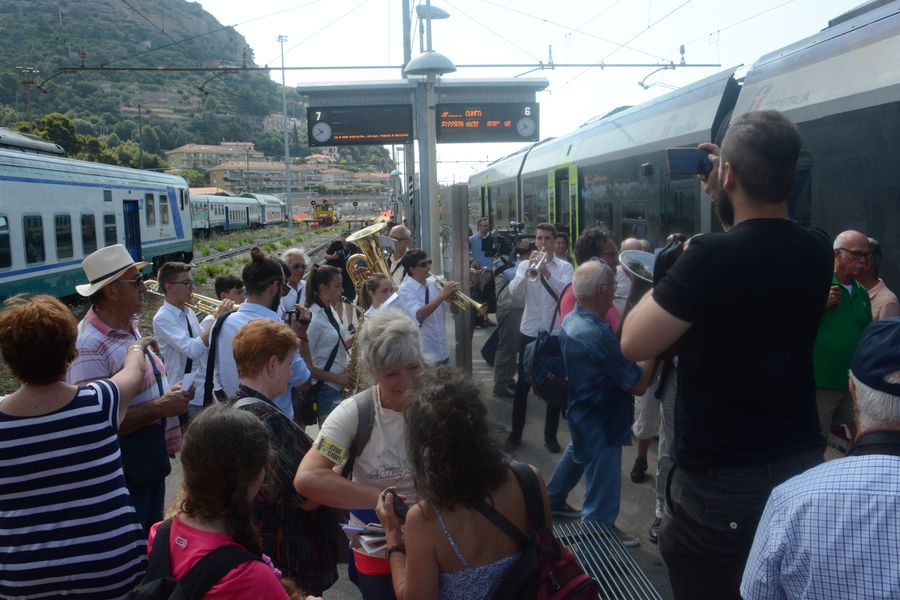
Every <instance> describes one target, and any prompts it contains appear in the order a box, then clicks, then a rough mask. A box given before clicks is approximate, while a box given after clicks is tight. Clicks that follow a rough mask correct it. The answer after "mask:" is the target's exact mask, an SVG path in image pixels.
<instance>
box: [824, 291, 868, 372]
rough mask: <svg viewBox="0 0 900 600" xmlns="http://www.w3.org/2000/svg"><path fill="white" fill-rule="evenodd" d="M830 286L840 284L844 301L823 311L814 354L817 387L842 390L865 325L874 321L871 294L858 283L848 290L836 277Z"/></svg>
mask: <svg viewBox="0 0 900 600" xmlns="http://www.w3.org/2000/svg"><path fill="white" fill-rule="evenodd" d="M831 285H839V286H840V287H841V303H840V304H838V305H837V306H833V307H831V308H829V309H828V310H826V311H825V312H824V313H823V314H822V322H821V324H820V325H819V335H818V336H817V337H816V348H815V351H814V353H813V362H814V369H815V373H816V387H823V388H833V389H836V390H842V389H844V388H846V387H847V370H848V369H849V368H850V361H851V360H852V359H853V352H854V351H855V350H856V344H857V343H859V337H860V335H862V331H863V329H865V328H866V325H868V324H869V323H871V322H872V306H871V304H870V303H869V293H868V292H867V291H866V288H864V287H863V286H861V285H860V284H859V282H857V281H855V280H854V282H853V291H852V292H851V293H847V288H845V287H844V286H843V285H842V284H841V282H840V280H838V278H837V276H834V277H833V278H832V280H831Z"/></svg>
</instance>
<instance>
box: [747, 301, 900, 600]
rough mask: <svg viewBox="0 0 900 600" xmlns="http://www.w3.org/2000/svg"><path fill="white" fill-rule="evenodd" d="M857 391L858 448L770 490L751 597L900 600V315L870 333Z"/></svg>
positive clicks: (853, 373)
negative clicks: (889, 599) (899, 574)
mask: <svg viewBox="0 0 900 600" xmlns="http://www.w3.org/2000/svg"><path fill="white" fill-rule="evenodd" d="M849 387H850V396H851V398H852V402H853V412H854V413H855V414H856V423H857V433H856V439H855V442H854V445H853V448H852V449H851V450H850V452H849V453H848V456H847V457H845V458H842V459H840V460H832V461H829V462H826V463H825V464H822V465H820V466H818V467H815V468H814V469H810V470H809V471H807V472H805V473H803V474H801V475H797V476H796V477H794V478H793V479H790V480H788V481H787V482H785V483H783V484H781V485H780V486H778V487H776V488H775V489H774V490H773V491H772V495H771V496H770V497H769V501H768V503H767V504H766V508H765V511H764V512H763V516H762V520H761V521H760V523H759V527H758V529H757V530H756V538H755V539H754V541H753V549H752V550H751V552H750V558H749V560H748V561H747V568H746V569H745V570H744V578H743V581H742V582H741V595H742V596H743V598H744V599H745V600H769V599H776V598H777V599H782V598H784V599H794V598H798V599H799V598H900V576H898V573H900V553H898V552H897V548H898V547H900V317H893V318H889V319H884V320H881V321H877V322H875V323H872V324H871V325H869V326H868V327H867V328H866V329H865V330H864V331H863V333H862V336H861V337H860V339H859V344H858V345H857V347H856V352H855V354H854V355H853V359H852V362H851V363H850V385H849Z"/></svg>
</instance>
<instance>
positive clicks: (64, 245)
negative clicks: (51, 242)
mask: <svg viewBox="0 0 900 600" xmlns="http://www.w3.org/2000/svg"><path fill="white" fill-rule="evenodd" d="M53 221H54V224H55V226H56V258H72V256H74V254H75V251H74V249H73V247H72V217H70V216H69V215H56V216H55V217H54V218H53Z"/></svg>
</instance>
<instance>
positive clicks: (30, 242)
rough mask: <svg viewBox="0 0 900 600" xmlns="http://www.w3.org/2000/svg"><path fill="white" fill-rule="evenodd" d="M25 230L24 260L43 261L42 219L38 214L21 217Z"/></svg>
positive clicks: (28, 261) (31, 261) (30, 261)
mask: <svg viewBox="0 0 900 600" xmlns="http://www.w3.org/2000/svg"><path fill="white" fill-rule="evenodd" d="M22 230H23V231H24V232H25V262H27V263H29V264H31V263H39V262H44V259H45V254H44V220H43V218H42V217H41V216H40V215H28V216H25V217H22Z"/></svg>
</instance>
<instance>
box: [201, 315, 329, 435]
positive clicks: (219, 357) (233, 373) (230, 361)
mask: <svg viewBox="0 0 900 600" xmlns="http://www.w3.org/2000/svg"><path fill="white" fill-rule="evenodd" d="M254 319H270V320H272V321H275V320H276V314H275V311H272V310H269V309H268V308H266V307H265V306H262V305H260V304H253V303H250V302H243V303H241V305H240V306H238V309H237V310H236V311H234V312H233V313H231V314H230V315H229V316H228V318H227V319H225V323H224V324H223V325H222V329H221V330H220V331H219V337H218V339H217V341H216V370H217V371H218V372H219V378H220V381H221V383H222V389H223V390H225V393H226V394H227V395H228V397H229V398H231V397H232V396H234V394H235V393H236V392H237V389H238V374H237V365H236V364H235V362H234V352H233V351H232V349H231V342H232V341H233V340H234V336H235V335H237V332H238V330H240V328H241V327H243V326H244V325H246V324H247V323H249V322H250V321H253V320H254ZM291 372H292V374H291V380H290V381H289V382H288V389H287V391H286V392H285V393H284V394H282V395H280V396H278V397H277V398H275V399H273V400H272V404H274V405H275V406H276V407H278V409H279V410H281V412H283V413H284V414H286V415H287V416H288V417H291V418H293V417H294V404H293V402H291V388H293V387H296V386H299V385H303V383H304V382H306V381H307V380H308V379H309V378H310V377H311V376H312V375H311V374H310V372H309V369H308V368H307V366H306V363H305V362H303V359H302V358H300V353H299V352H294V359H293V361H291Z"/></svg>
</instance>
